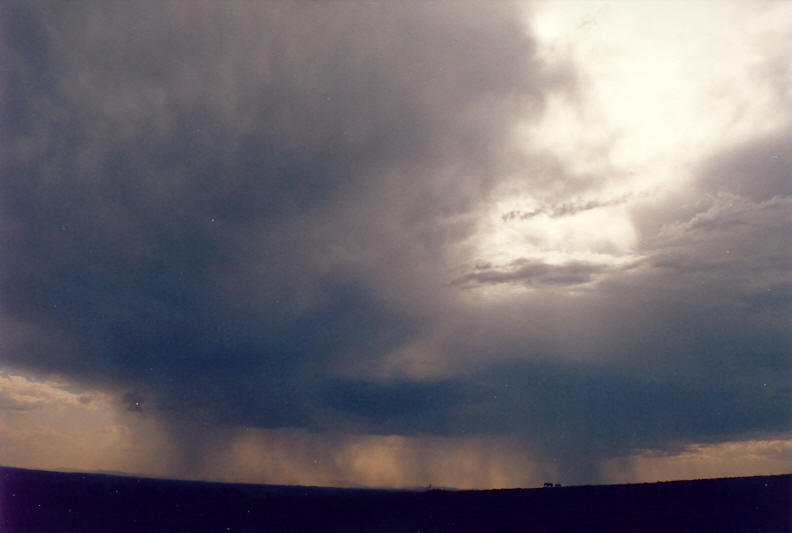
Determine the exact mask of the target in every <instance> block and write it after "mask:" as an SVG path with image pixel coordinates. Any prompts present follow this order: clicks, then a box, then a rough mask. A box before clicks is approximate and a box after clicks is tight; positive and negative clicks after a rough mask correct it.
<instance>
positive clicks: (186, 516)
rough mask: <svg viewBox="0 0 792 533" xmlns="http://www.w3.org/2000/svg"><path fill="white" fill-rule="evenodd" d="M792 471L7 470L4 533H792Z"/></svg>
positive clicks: (0, 491) (0, 510)
mask: <svg viewBox="0 0 792 533" xmlns="http://www.w3.org/2000/svg"><path fill="white" fill-rule="evenodd" d="M791 501H792V474H789V475H782V476H757V477H747V478H727V479H707V480H697V481H673V482H667V483H645V484H637V485H602V486H580V487H561V488H549V489H545V488H539V489H509V490H489V491H444V490H427V491H385V490H363V489H329V488H310V487H278V486H269V485H242V484H221V483H204V482H193V481H172V480H161V479H147V478H135V477H119V476H109V475H102V474H68V473H56V472H43V471H37V470H23V469H18V468H2V467H0V531H2V532H4V533H17V532H25V533H27V532H31V533H35V532H42V533H45V532H46V533H57V532H66V531H68V532H103V533H104V532H126V531H140V532H174V533H175V532H203V531H216V532H221V533H222V532H229V531H230V532H259V531H261V532H265V531H266V532H281V531H349V532H357V531H360V532H363V531H367V532H368V531H387V532H391V531H393V532H396V531H404V532H407V531H409V532H413V533H414V532H418V531H420V532H422V533H429V532H439V531H449V532H466V531H471V532H472V531H476V532H494V531H521V532H531V531H546V532H549V531H575V532H582V531H608V532H614V531H635V532H642V533H643V532H653V531H654V532H657V531H664V532H686V531H689V532H708V531H712V532H719V533H720V532H740V533H745V532H764V533H767V532H791V531H792V507H791V506H790V503H791Z"/></svg>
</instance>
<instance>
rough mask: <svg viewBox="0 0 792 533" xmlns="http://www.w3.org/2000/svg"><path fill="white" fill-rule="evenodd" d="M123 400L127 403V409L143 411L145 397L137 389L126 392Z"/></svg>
mask: <svg viewBox="0 0 792 533" xmlns="http://www.w3.org/2000/svg"><path fill="white" fill-rule="evenodd" d="M121 401H122V402H123V403H124V404H126V409H127V411H133V412H141V411H143V404H144V403H145V402H144V399H143V396H141V395H140V393H139V392H137V391H129V392H126V393H124V397H123V398H121Z"/></svg>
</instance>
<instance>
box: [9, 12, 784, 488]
mask: <svg viewBox="0 0 792 533" xmlns="http://www.w3.org/2000/svg"><path fill="white" fill-rule="evenodd" d="M0 9H2V11H1V12H0V17H1V18H2V23H3V26H4V28H3V39H4V42H3V47H2V48H3V49H2V52H1V53H2V62H3V64H4V65H6V67H5V70H4V76H3V80H2V82H3V86H2V98H3V101H2V106H0V112H2V113H3V115H2V124H1V126H2V127H1V128H0V131H2V134H1V135H2V136H3V137H2V141H3V142H2V145H3V148H2V149H3V150H4V153H3V159H2V165H3V166H2V208H1V210H0V219H2V222H3V230H2V231H3V233H2V238H3V246H2V251H0V253H2V254H3V255H2V265H1V266H2V275H3V283H2V307H3V320H2V328H3V333H4V343H5V346H4V352H3V355H2V357H3V359H4V361H5V362H6V363H8V364H9V365H13V366H16V367H18V368H23V369H30V370H37V371H41V372H55V373H60V374H64V375H66V376H69V377H70V378H72V379H74V380H76V381H84V382H89V383H93V384H99V385H105V386H108V387H111V388H115V389H116V390H118V391H134V392H129V393H127V394H126V395H125V396H123V400H124V403H125V404H126V405H127V406H128V407H129V406H131V405H133V404H134V403H135V402H136V401H138V400H142V399H145V406H146V414H147V415H154V414H156V415H157V416H160V417H162V419H163V420H165V421H166V422H167V423H168V424H169V425H170V427H171V428H172V429H173V431H174V432H175V433H176V434H177V435H176V436H177V442H178V443H180V444H181V445H182V446H183V447H184V448H185V455H186V459H185V464H186V465H188V466H190V467H191V466H192V465H194V464H197V463H198V462H200V461H201V457H200V455H201V454H202V453H204V452H202V451H201V449H200V444H198V443H197V442H198V441H200V440H201V439H200V438H199V437H201V435H196V434H194V433H191V432H190V431H187V430H180V429H179V428H183V427H187V426H189V425H190V424H191V423H192V422H191V421H198V422H201V423H205V422H211V423H223V424H227V425H229V426H231V425H251V426H260V427H270V428H271V427H285V426H289V427H302V428H311V429H317V430H318V429H329V430H345V429H348V430H350V431H360V432H376V433H383V434H390V433H400V434H414V435H418V434H441V435H460V434H470V433H497V434H515V435H518V436H520V438H522V439H523V442H525V443H526V447H527V448H528V449H530V450H532V451H535V452H537V453H538V454H540V457H541V458H542V459H543V460H550V459H556V460H557V461H560V462H561V463H563V466H562V470H563V471H564V475H565V481H570V482H573V481H595V480H596V471H595V470H594V467H595V465H596V463H597V461H598V460H600V459H603V458H607V457H612V456H616V455H620V454H626V453H629V452H631V451H632V450H634V449H636V448H654V449H659V448H663V447H667V446H672V445H676V444H677V443H685V442H691V441H694V440H698V441H701V440H707V439H711V440H719V439H730V438H739V437H740V436H742V435H745V434H749V433H750V434H763V433H770V432H778V431H784V430H788V429H789V405H790V390H789V385H788V383H789V381H788V380H787V379H786V378H787V377H788V375H789V359H788V355H789V351H790V342H789V340H790V339H789V331H788V324H789V318H790V317H789V294H790V291H789V287H790V285H789V272H790V269H789V266H790V264H789V263H790V261H789V259H790V258H789V251H788V250H789V249H788V247H784V246H780V245H779V243H784V242H787V238H786V235H785V228H786V227H788V222H789V209H790V207H791V206H790V199H789V196H788V189H787V184H788V183H789V180H786V179H785V178H784V176H785V175H786V174H785V172H786V170H785V168H786V169H788V168H789V165H786V164H784V161H786V159H784V158H788V155H785V153H783V151H781V152H780V153H779V148H780V147H781V146H783V143H782V141H783V140H782V139H780V138H775V137H774V138H772V139H762V140H757V141H756V142H755V143H754V144H750V143H749V144H746V145H745V146H744V147H742V148H741V149H740V150H741V151H737V152H734V151H724V153H723V154H715V155H714V156H713V157H712V158H711V161H710V163H709V164H708V165H704V167H702V168H703V170H701V175H702V176H703V177H702V179H701V180H700V181H699V182H697V183H696V184H695V185H694V186H693V187H691V189H690V190H689V191H685V193H686V196H685V198H682V199H680V198H672V199H670V200H665V199H662V198H661V199H655V198H648V199H641V200H640V202H638V204H640V206H641V208H640V209H636V214H635V224H636V228H637V229H638V231H639V236H638V237H639V243H640V244H639V250H638V251H639V252H640V254H641V255H642V259H641V261H640V262H639V263H637V264H636V265H631V266H630V267H629V268H612V267H607V268H606V267H602V266H597V265H591V264H586V263H570V264H566V265H560V266H559V265H549V264H546V263H544V262H541V261H538V260H528V259H525V260H521V261H520V262H516V263H514V264H511V265H508V266H507V267H506V268H499V267H493V266H491V265H490V266H486V265H484V264H483V263H482V266H481V268H479V269H477V270H475V271H474V272H472V273H470V274H467V276H463V277H462V278H461V280H460V278H459V270H458V269H453V268H450V266H451V267H455V266H457V265H449V262H450V261H452V260H453V258H454V257H455V256H454V255H453V254H452V253H451V251H450V249H451V245H453V244H455V243H460V242H463V241H464V240H465V239H466V238H467V237H469V236H470V235H471V234H472V233H473V231H474V229H475V225H476V216H477V214H478V210H479V209H480V205H479V204H480V202H481V201H482V200H483V199H485V198H486V195H487V193H488V191H489V190H490V187H491V185H494V184H495V183H494V182H497V180H498V177H499V176H500V175H501V173H505V174H507V173H508V172H512V171H513V169H512V168H509V167H508V165H510V164H511V162H512V161H514V160H515V158H513V157H512V155H513V154H509V153H508V148H507V146H508V143H507V140H508V139H509V134H510V128H511V126H512V125H514V124H515V123H516V121H518V120H522V119H524V118H525V117H530V116H537V115H538V114H539V113H540V112H541V109H542V102H543V98H544V95H545V94H546V93H547V92H549V91H553V90H556V89H559V88H563V87H562V85H563V84H564V83H567V82H565V81H564V79H563V78H560V77H559V75H558V72H555V73H553V72H551V71H549V70H547V69H546V68H545V67H544V66H543V65H542V64H540V63H539V62H538V60H537V59H536V56H535V51H534V48H533V42H532V40H531V39H530V38H529V37H526V36H525V35H524V34H523V30H522V29H521V28H520V26H519V24H518V23H517V22H516V21H517V20H518V16H517V15H515V13H513V12H511V11H510V9H509V8H508V6H505V5H501V4H498V5H497V6H492V5H490V4H486V5H483V4H481V5H478V6H475V5H470V4H460V3H453V4H450V5H449V4H441V3H434V2H433V3H429V2H420V3H409V4H405V3H399V4H391V3H380V4H376V3H349V4H345V3H329V4H320V3H260V4H253V3H222V4H209V3H195V2H189V3H187V2H185V3H167V4H162V3H135V4H128V3H105V2H102V3H79V4H78V3H60V4H59V3H53V4H46V3H36V4H29V3H12V2H6V3H3V4H2V6H1V7H0ZM572 78H573V77H570V78H569V79H572ZM786 140H787V141H788V140H789V139H788V138H787V139H786ZM740 154H742V155H740ZM774 154H777V155H778V157H779V158H780V159H781V161H780V162H779V163H778V164H777V163H775V162H772V161H767V160H765V159H764V158H765V157H769V158H770V159H771V160H773V156H774ZM516 159H517V160H519V158H516ZM750 161H754V162H755V163H750ZM773 161H774V160H773ZM535 163H536V165H538V166H542V165H547V164H548V163H547V162H543V161H538V162H535ZM554 164H556V165H561V164H562V162H558V161H556V162H554ZM556 170H558V173H556ZM563 170H564V169H563V168H558V169H556V168H555V167H554V168H552V169H550V170H548V171H547V172H546V173H545V174H547V175H548V176H549V175H564V172H563ZM548 179H550V178H547V177H546V176H545V177H542V176H540V177H538V178H537V187H540V188H541V187H544V186H545V185H546V182H547V180H548ZM529 181H530V180H529ZM582 181H585V180H582V179H581V183H580V186H579V187H578V185H577V183H578V182H577V181H574V180H570V182H569V183H564V184H561V185H562V186H563V187H566V189H565V190H567V189H576V188H579V189H580V190H577V189H576V190H575V191H572V192H574V193H575V194H571V193H570V194H569V195H568V196H567V197H572V198H580V197H581V194H583V193H586V192H587V190H586V187H588V186H589V185H586V184H583V183H582ZM532 184H533V182H530V183H528V184H527V185H526V186H531V185H532ZM617 201H619V202H620V201H622V200H617ZM603 202H604V203H603ZM606 205H612V204H611V203H609V202H608V201H596V202H595V201H592V202H589V203H586V202H582V203H580V204H577V203H568V204H565V203H563V202H561V203H559V204H558V205H557V206H556V207H553V208H552V209H551V208H547V210H546V211H543V214H547V215H549V216H550V217H551V218H552V217H553V216H556V217H560V216H568V215H572V214H574V213H577V212H580V211H583V210H588V209H596V208H598V207H604V206H606ZM542 209H544V208H542ZM521 216H522V215H521V214H520V215H515V217H517V218H520V217H521ZM464 259H465V260H470V261H472V259H473V258H468V257H466V258H464ZM468 264H469V263H468ZM448 272H455V274H454V275H451V274H448ZM454 279H457V280H460V281H459V282H458V283H457V284H453V280H454ZM584 283H587V284H591V285H592V287H591V289H590V290H586V291H578V293H576V294H574V295H571V294H569V293H567V292H565V291H564V289H565V287H566V286H570V285H571V286H576V285H580V284H584ZM492 284H509V285H513V286H519V285H524V286H528V287H529V288H530V292H529V291H521V292H516V293H515V294H514V295H512V296H509V297H508V298H504V300H503V301H498V302H489V303H485V304H482V305H481V306H479V307H476V306H475V305H471V304H469V303H466V302H465V301H464V295H463V296H462V297H460V296H459V294H458V293H459V292H466V293H467V292H470V291H468V289H471V288H472V289H475V288H476V287H481V286H486V285H492ZM412 345H417V346H419V347H420V346H426V347H427V348H426V350H427V353H426V354H423V353H419V355H421V356H424V357H426V358H429V359H432V358H434V359H435V360H436V362H437V363H438V365H440V368H445V369H446V370H445V374H444V375H442V376H441V377H433V376H432V375H418V376H415V375H410V374H409V373H407V372H403V373H402V374H398V372H395V371H394V372H395V374H394V375H395V377H393V376H390V375H388V376H385V377H383V375H382V373H380V374H377V373H376V372H370V373H368V374H367V373H366V372H364V371H358V369H360V368H376V367H377V364H379V363H380V362H381V361H383V360H385V359H387V358H388V357H390V356H392V355H393V354H398V353H399V350H401V349H404V348H405V347H410V346H412ZM419 352H420V350H419ZM443 364H444V365H445V366H443ZM356 372H357V375H356ZM119 395H121V393H119ZM141 403H142V402H141ZM183 420H188V421H190V422H184V423H182V422H180V421H183ZM229 431H232V430H231V429H229ZM196 446H197V448H196ZM218 447H220V448H221V447H222V446H221V445H218ZM210 448H211V447H210ZM190 471H192V470H190V468H186V470H185V472H190Z"/></svg>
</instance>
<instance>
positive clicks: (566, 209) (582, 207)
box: [501, 194, 633, 222]
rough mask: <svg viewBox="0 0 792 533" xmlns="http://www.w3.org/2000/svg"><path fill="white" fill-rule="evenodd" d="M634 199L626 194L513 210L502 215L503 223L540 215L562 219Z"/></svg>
mask: <svg viewBox="0 0 792 533" xmlns="http://www.w3.org/2000/svg"><path fill="white" fill-rule="evenodd" d="M632 197H633V195H632V194H625V195H622V196H619V197H617V198H611V199H608V200H589V201H587V202H566V203H562V204H559V205H556V206H542V207H538V208H536V209H532V210H530V211H522V210H519V209H517V210H513V211H509V212H508V213H505V214H503V215H501V220H502V221H503V222H509V221H512V220H528V219H531V218H534V217H536V216H539V215H547V216H548V217H550V218H560V217H568V216H572V215H576V214H578V213H582V212H585V211H591V210H592V209H600V208H603V207H611V206H614V205H620V204H623V203H625V202H627V201H629V200H630V199H631V198H632Z"/></svg>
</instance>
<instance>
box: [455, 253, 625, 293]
mask: <svg viewBox="0 0 792 533" xmlns="http://www.w3.org/2000/svg"><path fill="white" fill-rule="evenodd" d="M608 270H612V269H609V268H608V267H606V266H603V265H596V264H592V263H585V262H579V261H578V262H571V263H566V264H563V265H552V264H549V263H545V262H543V261H538V260H532V259H525V258H523V259H518V260H516V261H513V262H512V263H510V264H509V265H508V266H507V267H506V268H503V269H497V268H492V267H486V268H479V269H477V270H476V271H475V272H472V273H470V274H467V275H466V276H463V277H462V278H459V279H458V280H456V281H455V282H454V283H455V284H471V283H473V284H480V285H481V284H483V285H486V284H500V283H516V284H521V285H535V286H553V285H581V284H584V283H588V282H591V281H593V280H594V279H595V277H596V276H597V275H598V274H602V273H604V272H606V271H608Z"/></svg>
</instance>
